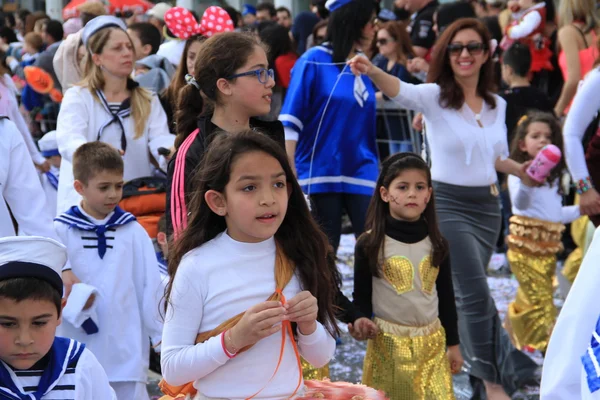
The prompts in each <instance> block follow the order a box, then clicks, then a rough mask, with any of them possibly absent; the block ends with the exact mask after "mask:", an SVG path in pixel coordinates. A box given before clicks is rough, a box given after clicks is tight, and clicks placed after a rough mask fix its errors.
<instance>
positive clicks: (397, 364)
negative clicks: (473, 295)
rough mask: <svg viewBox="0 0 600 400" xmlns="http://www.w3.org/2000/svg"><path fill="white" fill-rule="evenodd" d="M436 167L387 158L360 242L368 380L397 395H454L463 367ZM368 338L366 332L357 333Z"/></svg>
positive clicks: (358, 294)
mask: <svg viewBox="0 0 600 400" xmlns="http://www.w3.org/2000/svg"><path fill="white" fill-rule="evenodd" d="M432 192H433V188H432V184H431V174H430V171H429V168H428V167H427V164H426V163H425V162H424V161H423V159H421V158H420V157H419V156H417V155H414V154H410V153H399V154H396V155H393V156H391V157H390V158H388V159H387V160H386V161H385V162H384V163H383V169H382V171H381V175H380V176H379V179H378V181H377V186H376V191H375V196H373V198H372V200H371V204H370V206H369V211H368V214H367V229H368V231H367V232H366V233H365V234H363V235H362V236H361V237H360V238H359V240H358V242H357V244H356V250H355V252H356V254H355V265H354V302H355V303H356V305H357V306H358V307H359V308H360V310H361V312H362V313H364V314H366V315H373V319H374V321H375V323H376V324H377V325H378V327H379V333H378V334H377V335H376V336H375V337H374V338H373V339H369V341H368V344H367V354H366V356H365V362H364V369H363V383H364V384H366V385H369V386H371V387H374V388H377V389H381V390H383V391H384V392H385V393H386V395H387V396H388V397H389V398H390V399H392V400H433V399H440V400H442V399H443V400H450V399H454V391H453V387H452V377H451V372H453V373H457V372H458V371H460V369H461V366H462V363H463V359H462V356H461V353H460V350H459V340H458V327H457V315H456V305H455V301H454V292H453V286H452V278H451V271H450V263H449V257H448V246H447V243H446V240H445V239H444V238H443V237H442V235H441V233H440V231H439V229H438V226H437V218H436V214H435V206H434V200H433V197H432ZM361 334H362V338H364V337H365V336H366V334H367V333H366V332H360V330H359V331H358V332H355V335H354V336H355V337H358V338H361Z"/></svg>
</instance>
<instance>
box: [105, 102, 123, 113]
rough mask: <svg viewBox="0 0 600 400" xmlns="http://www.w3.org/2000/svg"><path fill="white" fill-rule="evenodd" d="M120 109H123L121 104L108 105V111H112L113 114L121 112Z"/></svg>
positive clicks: (110, 103)
mask: <svg viewBox="0 0 600 400" xmlns="http://www.w3.org/2000/svg"><path fill="white" fill-rule="evenodd" d="M119 108H121V103H115V102H109V103H108V109H109V110H110V112H111V114H116V113H117V112H118V111H119Z"/></svg>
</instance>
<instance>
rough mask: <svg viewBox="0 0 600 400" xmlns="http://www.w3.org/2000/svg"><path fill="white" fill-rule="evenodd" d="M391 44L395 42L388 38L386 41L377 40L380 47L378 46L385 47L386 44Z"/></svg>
mask: <svg viewBox="0 0 600 400" xmlns="http://www.w3.org/2000/svg"><path fill="white" fill-rule="evenodd" d="M389 42H393V40H392V39H387V38H384V39H377V45H378V46H385V45H386V44H388V43H389Z"/></svg>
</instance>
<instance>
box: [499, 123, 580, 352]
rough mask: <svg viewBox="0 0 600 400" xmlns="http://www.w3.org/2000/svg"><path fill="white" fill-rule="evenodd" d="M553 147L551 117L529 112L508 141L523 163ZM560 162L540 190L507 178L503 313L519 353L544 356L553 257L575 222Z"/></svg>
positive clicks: (556, 140)
mask: <svg viewBox="0 0 600 400" xmlns="http://www.w3.org/2000/svg"><path fill="white" fill-rule="evenodd" d="M549 144H554V145H555V146H557V147H558V148H559V149H561V150H562V147H563V140H562V132H561V128H560V125H559V124H558V121H557V120H556V118H555V117H554V116H553V115H552V114H548V113H543V112H530V113H529V114H527V115H526V116H524V117H523V118H522V119H521V121H520V122H519V124H518V126H517V129H516V132H515V137H514V139H513V142H512V151H511V158H512V159H513V160H515V161H519V162H526V161H529V160H533V159H534V158H535V156H536V155H537V154H538V153H539V152H540V150H541V149H542V148H543V147H544V146H546V145H549ZM564 168H565V162H564V160H561V162H560V163H559V164H558V165H556V166H555V167H554V168H553V169H552V171H551V172H550V175H549V177H548V180H547V182H546V183H545V184H544V185H542V186H536V187H530V186H527V185H524V184H523V183H522V182H521V180H520V179H519V178H518V177H516V176H509V177H508V189H509V191H510V200H511V203H512V213H513V216H512V217H511V219H510V235H509V236H508V249H509V250H508V253H507V257H508V261H509V262H510V266H511V269H512V271H513V273H514V274H515V276H516V277H517V280H518V281H519V289H518V291H517V297H516V298H515V300H514V301H513V302H512V303H511V304H510V306H509V308H508V318H509V319H510V323H511V327H512V331H513V332H512V333H513V338H514V341H515V343H516V344H517V346H518V347H520V348H525V349H526V350H529V351H533V350H539V351H540V352H542V353H544V352H545V351H546V347H547V346H548V340H549V339H550V330H551V329H552V326H553V325H554V321H555V319H556V307H554V302H553V299H552V295H553V289H552V280H553V277H554V272H555V270H556V254H557V253H558V252H559V251H561V250H562V248H563V246H562V242H561V236H562V232H563V231H564V229H565V227H564V225H563V224H567V223H569V222H571V221H574V220H575V219H577V218H579V206H569V207H563V205H562V196H561V193H560V184H559V178H560V175H561V173H562V171H563V170H564Z"/></svg>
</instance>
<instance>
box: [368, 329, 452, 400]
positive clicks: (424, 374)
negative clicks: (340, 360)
mask: <svg viewBox="0 0 600 400" xmlns="http://www.w3.org/2000/svg"><path fill="white" fill-rule="evenodd" d="M375 323H376V324H377V326H379V330H380V331H379V334H378V335H377V337H376V338H375V339H373V340H369V341H368V342H367V354H366V355H365V363H364V367H363V379H362V383H363V384H365V385H367V386H370V387H372V388H375V389H379V390H383V391H384V392H385V393H386V395H387V396H388V397H389V399H390V400H454V389H453V386H452V375H451V373H450V364H449V363H448V359H447V358H446V334H445V332H444V328H442V325H441V323H440V321H439V320H436V321H435V322H434V323H432V324H430V325H428V326H424V327H410V326H401V325H396V324H393V323H390V322H387V321H384V320H382V319H379V318H375Z"/></svg>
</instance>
